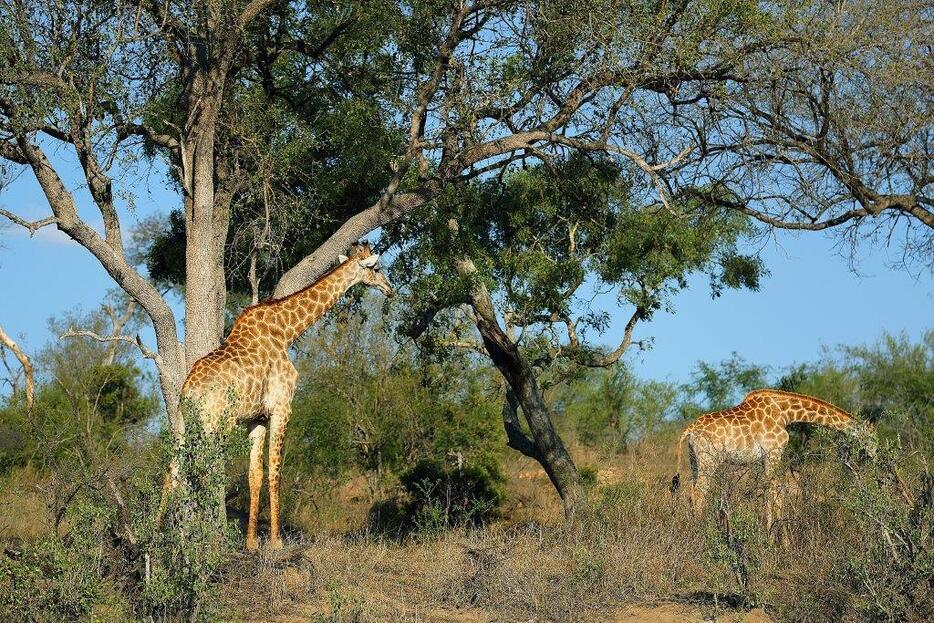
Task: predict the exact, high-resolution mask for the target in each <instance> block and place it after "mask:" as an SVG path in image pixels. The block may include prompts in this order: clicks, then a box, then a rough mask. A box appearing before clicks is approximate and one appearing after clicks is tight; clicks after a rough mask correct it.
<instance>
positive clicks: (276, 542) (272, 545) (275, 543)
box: [268, 539, 282, 549]
mask: <svg viewBox="0 0 934 623" xmlns="http://www.w3.org/2000/svg"><path fill="white" fill-rule="evenodd" d="M268 547H269V549H282V539H269V544H268Z"/></svg>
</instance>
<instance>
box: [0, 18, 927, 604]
mask: <svg viewBox="0 0 934 623" xmlns="http://www.w3.org/2000/svg"><path fill="white" fill-rule="evenodd" d="M932 18H934V14H932V12H931V10H930V7H927V6H925V5H924V4H923V3H920V4H919V3H916V2H913V1H912V0H899V1H896V2H881V1H878V0H853V1H851V2H839V3H826V2H820V1H816V0H814V1H810V0H802V1H800V2H778V3H767V2H756V1H754V0H736V1H721V0H679V1H674V2H668V1H654V0H644V1H643V0H637V1H633V0H477V1H476V2H465V1H461V0H450V1H449V0H404V1H395V2H393V1H389V2H372V1H370V0H361V1H352V2H342V1H328V2H324V3H310V2H303V1H294V0H197V1H194V2H184V1H177V0H165V1H160V0H131V1H127V2H113V1H110V0H107V1H104V0H69V1H66V2H62V1H60V0H54V1H52V0H29V1H25V2H24V1H21V0H0V191H3V190H6V186H7V185H15V184H20V185H22V184H28V185H29V186H28V189H29V192H31V193H32V194H33V196H35V197H38V198H40V199H39V201H38V202H37V203H38V204H39V205H41V206H42V207H43V208H47V212H46V213H44V215H28V214H27V213H26V212H22V211H18V209H17V208H16V206H13V207H12V208H11V209H8V204H7V203H3V205H2V206H0V216H3V217H4V219H5V221H6V222H8V225H9V227H13V228H19V229H20V230H23V231H26V232H28V233H29V234H35V233H36V232H37V231H39V230H41V229H43V228H56V229H57V230H58V231H59V232H62V233H63V234H64V235H65V236H67V237H68V238H69V239H70V241H72V242H73V243H75V244H77V245H78V246H79V247H80V248H81V249H82V250H83V251H85V252H87V253H88V254H89V256H90V257H93V258H94V259H95V261H97V262H98V263H99V264H100V266H101V267H102V268H103V270H105V271H106V272H107V274H108V275H109V276H110V277H111V278H112V279H113V282H114V283H115V284H116V290H115V291H114V292H113V294H112V295H111V297H110V298H109V299H108V300H107V301H105V302H104V303H103V304H102V305H101V307H100V308H99V309H95V310H85V311H76V312H73V313H71V314H67V315H64V316H62V317H57V318H53V319H52V320H51V321H50V329H51V333H52V334H53V335H55V336H56V337H58V336H61V338H60V339H57V340H56V341H53V342H52V343H50V344H48V345H46V346H44V347H42V348H41V349H40V350H37V351H35V352H29V353H24V351H23V349H22V348H20V346H19V345H18V344H17V341H16V339H19V336H13V338H16V339H12V338H11V336H9V335H7V334H6V333H5V332H2V331H0V344H2V346H0V354H2V355H3V360H2V361H3V363H4V371H5V372H4V380H5V382H6V384H5V386H4V390H3V393H0V400H2V404H0V407H2V409H0V472H2V473H0V478H2V483H3V489H2V498H0V505H2V512H0V544H2V546H3V553H2V555H0V617H2V618H3V619H4V620H28V621H37V620H38V621H58V620H106V621H110V620H141V621H156V620H269V619H277V618H278V619H283V620H289V619H311V620H318V621H383V620H400V621H401V620H405V621H409V620H411V621H417V620H459V619H465V618H466V619H468V620H473V619H476V620H530V619H531V620H612V619H613V618H621V619H622V620H626V619H625V617H630V618H631V617H636V618H637V619H638V618H640V617H642V618H645V617H646V616H649V614H648V613H640V612H636V611H627V608H631V607H633V604H645V603H650V602H655V601H660V602H666V603H670V604H674V605H672V606H670V607H671V608H674V610H672V611H671V616H672V617H673V618H675V619H678V618H689V617H692V616H695V617H696V616H703V615H705V614H724V613H726V614H727V615H729V616H731V615H733V614H736V615H737V616H747V617H756V616H759V617H771V618H772V619H775V620H794V621H826V620H852V621H857V620H871V621H876V620H878V621H912V620H916V621H924V620H930V618H931V617H932V610H934V551H932V542H934V539H932V534H934V479H932V475H931V469H930V461H931V459H932V457H934V433H932V430H934V429H932V424H934V421H932V420H934V406H932V399H934V334H932V333H931V332H927V333H925V334H924V335H923V337H922V338H921V339H920V341H918V340H913V339H911V338H910V337H909V336H904V335H883V336H878V338H877V339H878V341H876V342H868V343H866V344H862V345H843V346H840V347H839V348H838V349H836V350H830V351H828V352H827V353H826V355H825V356H824V357H823V358H821V359H820V360H818V361H814V362H805V363H795V362H788V366H787V367H785V368H781V369H768V368H765V367H762V366H759V365H757V364H756V363H755V362H748V361H745V360H744V359H743V358H742V357H741V356H740V355H735V356H734V357H732V358H730V359H727V360H725V361H723V362H699V363H698V364H697V367H696V373H695V374H694V376H693V377H692V379H691V381H690V382H688V383H685V384H673V383H671V382H670V381H669V380H666V379H645V378H642V376H640V373H639V369H638V366H637V365H636V364H635V363H634V362H635V361H636V359H635V358H634V357H633V356H632V355H633V353H634V351H636V350H638V349H645V348H650V347H651V339H652V335H653V325H652V320H653V318H654V316H655V314H656V313H658V312H659V311H660V310H670V309H671V303H672V300H673V298H674V297H675V295H677V294H678V293H679V292H680V291H682V290H684V289H685V288H687V287H688V285H689V284H691V283H697V277H698V276H701V277H704V278H705V279H706V280H707V281H708V282H709V290H710V293H711V295H712V296H713V297H715V298H716V297H718V296H720V295H721V294H722V293H723V292H724V291H726V290H728V289H745V290H748V291H753V292H754V291H756V290H758V289H759V288H760V287H761V286H762V283H763V277H764V276H765V275H766V274H767V273H768V271H770V270H771V271H778V270H781V267H780V266H765V265H763V263H762V261H761V259H760V258H759V257H758V255H757V254H756V253H755V252H753V251H751V250H750V249H751V248H753V247H752V246H751V245H750V244H749V243H750V241H753V240H758V239H761V237H762V236H763V235H781V230H783V229H790V230H797V231H804V232H814V231H824V232H827V233H829V234H830V235H833V236H835V237H836V239H837V240H838V241H839V242H840V243H841V244H842V245H848V247H847V248H849V249H850V250H851V255H850V259H851V260H852V261H853V262H855V263H857V264H858V261H859V259H860V255H861V254H863V253H869V252H872V251H873V250H874V249H876V248H878V246H879V245H882V244H887V245H898V248H899V250H900V251H901V255H900V257H901V260H900V262H899V267H900V268H902V269H905V270H914V271H930V270H931V266H932V263H931V258H932V257H934V253H932V251H934V249H932V243H934V236H932V234H931V232H932V231H934V202H932V199H931V195H930V191H931V187H932V185H934V175H932V174H931V163H932V155H931V145H932V141H931V136H932V128H934V123H932V121H934V106H932V102H934V98H932V97H931V84H934V65H932V64H931V62H930V57H931V54H930V53H931V50H930V45H931V44H930V42H931V40H932V32H934V27H932ZM143 179H145V180H147V181H148V183H158V184H162V185H164V186H165V187H166V188H167V189H168V190H169V191H170V195H171V196H173V197H174V198H175V203H174V204H171V205H160V206H159V207H158V210H153V209H152V208H151V206H149V205H148V204H149V203H150V201H149V199H148V196H147V194H146V190H145V188H144V187H145V186H146V184H142V183H141V182H140V180H143ZM20 188H22V186H20ZM367 235H371V236H372V237H374V238H378V239H377V240H376V241H375V242H374V245H375V246H376V248H377V249H378V250H379V251H380V252H383V255H384V258H385V260H384V263H385V264H386V266H387V272H388V274H389V276H390V279H391V281H392V282H393V285H394V286H395V287H396V289H397V290H398V294H399V295H398V296H397V297H395V298H394V299H393V300H392V301H383V300H382V299H373V298H371V297H368V296H365V295H364V294H362V293H361V292H359V291H353V292H352V294H351V296H350V297H348V298H346V299H344V300H343V301H342V302H341V304H340V305H339V306H338V307H337V308H335V309H333V310H332V311H331V312H330V313H329V315H328V317H327V319H326V321H322V322H321V323H319V324H318V325H317V326H315V327H314V328H313V330H312V331H310V332H309V333H308V334H307V335H305V336H304V337H303V338H302V339H301V340H300V341H299V342H297V343H295V344H294V345H293V348H292V355H293V356H294V359H295V363H296V366H297V368H298V370H299V372H300V376H299V378H300V385H299V388H298V392H297V393H296V396H295V400H294V404H293V414H292V418H291V421H290V425H289V429H288V433H287V438H286V444H285V456H284V485H283V492H284V495H285V496H286V499H285V503H284V508H285V513H286V517H285V519H286V522H287V528H288V530H287V532H288V539H287V542H288V547H286V548H285V549H283V550H279V551H263V552H261V553H260V554H257V555H249V556H248V555H245V554H243V553H241V551H240V539H241V536H240V535H241V530H238V522H240V521H242V516H243V512H244V509H245V508H246V506H247V496H248V485H247V476H246V474H245V464H246V452H247V449H246V445H245V438H244V435H243V433H242V431H240V430H239V429H238V430H230V431H228V430H223V431H221V432H220V433H218V434H211V433H209V432H207V431H206V430H205V429H204V427H203V426H202V425H201V422H200V419H199V417H198V415H199V414H198V409H199V406H198V405H192V404H188V403H186V402H185V401H183V400H182V399H181V388H182V385H183V382H184V380H185V378H186V375H187V373H188V371H189V370H190V369H191V367H192V365H193V364H194V363H195V362H196V361H197V360H199V359H200V358H201V357H203V356H204V355H205V354H207V353H208V352H210V351H212V350H213V349H214V348H216V347H217V346H218V345H219V344H221V342H222V339H223V336H224V334H225V331H226V330H227V329H228V328H229V327H230V324H231V322H232V320H233V318H234V317H235V316H236V315H237V314H238V313H239V312H240V311H241V310H242V309H243V307H244V306H245V305H247V304H249V303H251V302H252V303H255V302H257V301H259V300H261V299H264V298H267V297H283V296H286V295H289V294H292V293H294V292H296V291H298V290H300V289H302V288H304V287H306V286H308V285H309V284H311V283H313V282H314V281H315V280H316V279H317V278H319V277H320V276H321V275H322V274H324V273H325V272H326V271H327V270H328V269H329V268H330V267H331V265H332V264H333V262H334V260H335V258H336V257H337V256H338V255H339V254H341V253H345V252H346V251H347V249H348V247H349V246H350V244H351V243H353V242H354V241H356V240H358V239H360V238H363V237H366V236H367ZM0 270H2V267H0ZM598 293H599V296H597V294H598ZM23 295H26V293H24V294H23ZM615 317H620V318H623V319H624V328H623V330H622V332H621V334H620V335H619V336H617V341H616V342H615V343H613V344H608V343H606V341H605V339H604V337H603V334H604V331H605V329H606V328H607V327H608V326H609V324H610V320H611V318H615ZM870 337H871V336H867V339H870ZM150 338H151V339H150ZM686 356H687V357H689V358H693V357H691V356H690V354H687V355H686ZM759 385H769V386H774V387H778V388H781V389H786V390H792V391H800V392H804V393H809V394H813V395H816V396H819V397H821V398H824V399H827V400H830V401H832V402H834V403H835V404H838V405H839V406H841V407H843V408H845V409H848V410H849V411H851V412H852V413H854V414H856V415H857V416H859V417H861V418H864V419H868V420H870V421H872V422H874V423H875V425H876V430H877V432H878V437H879V444H878V447H877V446H875V445H872V446H871V447H864V446H862V445H861V444H860V443H858V442H857V441H854V440H853V439H851V438H848V437H846V436H843V437H841V436H833V435H827V434H824V433H823V432H821V431H815V430H812V429H809V428H807V427H800V428H798V429H796V430H795V431H794V443H793V444H792V447H791V448H790V449H789V451H788V453H787V457H786V459H787V462H788V469H787V470H785V471H783V473H782V476H781V479H782V483H781V486H782V487H783V488H784V489H785V490H786V491H787V495H786V497H785V499H786V504H785V509H784V512H783V515H784V520H783V521H782V522H781V523H780V525H779V526H778V529H777V530H776V531H774V532H772V533H765V532H764V529H763V527H762V523H761V521H760V515H759V509H760V508H761V505H762V496H763V491H764V487H763V483H762V482H761V480H762V478H761V477H760V475H759V474H757V473H755V471H752V472H751V473H748V474H745V473H742V470H733V471H728V472H726V473H724V478H723V482H722V483H721V484H722V487H721V488H720V490H719V491H718V492H717V495H716V496H715V497H716V502H715V503H713V504H710V505H709V508H708V509H707V511H706V514H705V515H704V516H702V517H696V516H692V515H691V513H690V512H689V510H688V508H687V506H686V504H684V503H683V500H681V499H680V498H679V497H677V496H672V495H671V494H670V492H669V491H668V486H667V485H668V482H669V481H670V477H671V474H672V473H673V472H674V471H675V469H676V466H675V465H674V441H675V439H676V432H677V431H678V430H679V429H680V427H681V425H682V423H683V422H684V421H685V420H687V419H690V418H693V417H695V416H696V415H698V414H699V413H702V412H704V411H708V410H712V409H718V408H721V407H724V406H727V405H730V404H733V403H735V402H736V401H738V400H739V399H740V398H741V397H742V395H743V392H744V391H746V390H748V389H751V388H753V387H756V386H759ZM170 457H174V459H175V461H176V462H177V464H178V466H179V479H180V482H181V483H182V484H183V485H184V486H181V487H178V489H177V492H175V493H174V494H173V495H171V496H169V497H167V498H166V500H165V501H166V504H167V506H166V507H165V510H166V512H165V513H162V512H160V503H161V502H162V500H161V483H162V477H163V475H164V474H165V473H166V466H167V464H168V463H169V459H170ZM219 494H220V495H219ZM157 516H158V517H159V518H158V520H157ZM656 614H658V613H657V612H656V613H655V614H652V616H655V615H656Z"/></svg>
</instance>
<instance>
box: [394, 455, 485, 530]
mask: <svg viewBox="0 0 934 623" xmlns="http://www.w3.org/2000/svg"><path fill="white" fill-rule="evenodd" d="M400 482H401V483H402V487H403V489H404V490H405V492H406V494H407V496H408V502H407V504H406V505H405V507H404V512H403V516H402V520H403V523H404V525H405V526H407V527H408V528H409V529H412V530H414V531H415V532H418V533H420V534H425V535H432V534H437V533H439V532H441V531H443V530H446V529H448V528H452V527H455V526H478V525H480V524H482V523H483V522H484V521H485V520H487V519H489V518H490V517H492V516H494V514H495V512H496V509H497V507H498V506H499V504H500V502H502V500H503V492H502V488H501V487H502V483H503V477H502V474H501V473H500V472H499V468H498V466H497V464H496V463H495V462H490V463H489V464H487V465H482V464H481V465H476V466H457V467H453V468H452V467H448V466H446V465H444V464H442V463H440V462H437V461H430V460H422V461H419V462H418V463H417V464H416V465H415V466H414V467H413V468H412V469H410V470H408V471H407V472H405V473H404V474H403V475H402V477H401V478H400Z"/></svg>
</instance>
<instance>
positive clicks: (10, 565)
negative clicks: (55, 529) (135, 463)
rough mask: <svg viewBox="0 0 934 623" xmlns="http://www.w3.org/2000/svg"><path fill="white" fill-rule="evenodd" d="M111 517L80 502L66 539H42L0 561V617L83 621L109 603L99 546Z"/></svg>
mask: <svg viewBox="0 0 934 623" xmlns="http://www.w3.org/2000/svg"><path fill="white" fill-rule="evenodd" d="M112 512H113V509H105V508H101V507H99V506H96V505H94V504H91V503H89V502H88V501H86V500H83V501H82V502H81V503H79V504H77V505H76V508H75V509H74V511H73V513H72V516H71V523H72V527H71V530H70V531H69V532H68V535H67V536H66V537H65V538H59V537H58V536H50V537H45V538H42V539H40V540H38V541H36V542H33V543H27V544H25V546H24V547H23V548H22V550H21V551H19V552H18V553H16V554H15V555H14V556H2V557H0V618H2V619H3V620H4V621H10V622H11V623H16V622H19V621H23V622H26V621H40V622H46V621H48V622H53V621H77V620H86V619H87V618H88V616H89V615H90V613H91V611H92V609H93V608H94V607H95V606H98V605H99V604H100V603H101V602H102V601H105V600H106V599H107V598H108V592H109V591H108V586H107V582H106V581H105V578H103V577H102V573H101V569H102V567H103V566H104V564H105V560H104V551H105V550H104V548H103V547H102V544H103V543H105V542H106V540H107V539H108V538H109V535H108V532H107V529H108V527H109V526H110V525H111V522H112V519H113V518H112V516H111V515H112Z"/></svg>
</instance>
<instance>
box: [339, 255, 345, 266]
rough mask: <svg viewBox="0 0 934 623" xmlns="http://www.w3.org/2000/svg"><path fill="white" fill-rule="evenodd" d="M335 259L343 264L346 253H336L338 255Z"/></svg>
mask: <svg viewBox="0 0 934 623" xmlns="http://www.w3.org/2000/svg"><path fill="white" fill-rule="evenodd" d="M337 261H338V262H340V263H341V264H343V263H344V262H346V261H347V256H346V255H338V256H337Z"/></svg>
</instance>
